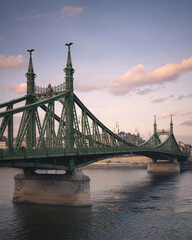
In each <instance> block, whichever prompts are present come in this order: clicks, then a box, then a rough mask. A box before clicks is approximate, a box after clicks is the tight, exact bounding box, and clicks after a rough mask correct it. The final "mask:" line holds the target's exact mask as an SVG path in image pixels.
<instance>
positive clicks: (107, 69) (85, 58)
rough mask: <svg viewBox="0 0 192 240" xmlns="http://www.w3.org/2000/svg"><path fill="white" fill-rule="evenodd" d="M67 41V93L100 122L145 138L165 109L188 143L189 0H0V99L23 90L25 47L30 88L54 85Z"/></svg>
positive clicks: (191, 103) (165, 120)
mask: <svg viewBox="0 0 192 240" xmlns="http://www.w3.org/2000/svg"><path fill="white" fill-rule="evenodd" d="M68 42H73V43H74V44H73V45H72V47H71V55H72V63H73V68H74V69H75V73H74V87H75V93H76V95H77V96H78V97H79V98H80V99H81V101H82V102H83V103H84V104H85V105H86V107H87V108H88V109H89V110H90V111H91V112H92V113H93V114H94V115H95V116H96V117H97V118H98V119H99V120H100V121H101V122H103V123H104V124H105V125H106V126H107V127H109V128H110V129H111V130H112V131H116V132H117V128H116V122H118V123H119V129H120V131H125V132H131V133H135V131H138V132H139V133H140V135H141V136H142V137H143V138H145V139H147V138H149V136H150V135H151V134H152V133H153V119H154V117H153V116H154V115H157V124H158V128H159V129H162V128H164V129H167V128H169V123H170V114H173V123H174V134H175V136H176V139H177V140H178V141H179V140H180V141H183V142H185V143H189V144H192V1H191V0H161V1H160V0H105V1H103V0H98V1H93V0H74V1H73V0H68V1H65V0H55V1H51V0H33V1H28V0H17V1H15V0H9V1H7V0H0V101H1V102H5V101H9V100H11V99H14V98H18V97H21V96H23V95H25V94H26V77H25V73H26V72H27V65H28V57H29V54H28V53H27V49H31V48H33V49H35V52H34V54H33V66H34V71H35V73H36V75H37V77H36V83H37V85H40V86H47V85H48V83H51V84H52V85H57V84H60V83H62V82H63V81H64V72H63V68H64V67H65V65H66V60H67V48H66V46H65V43H68Z"/></svg>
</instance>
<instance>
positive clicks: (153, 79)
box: [110, 57, 192, 95]
mask: <svg viewBox="0 0 192 240" xmlns="http://www.w3.org/2000/svg"><path fill="white" fill-rule="evenodd" d="M189 71H192V57H191V58H189V59H184V60H182V61H181V62H180V63H178V64H176V63H169V64H166V65H165V66H163V67H160V68H157V69H155V70H154V71H152V72H149V71H148V70H147V68H146V67H144V66H143V64H138V65H136V66H135V67H133V68H132V69H130V70H129V71H127V72H126V73H125V74H124V75H123V76H121V77H120V78H118V79H117V80H115V81H114V82H113V83H112V84H111V85H110V90H111V91H112V92H113V93H114V94H116V95H120V94H124V95H125V94H127V93H128V92H130V91H131V90H136V88H137V87H141V86H145V85H154V84H160V83H165V82H169V81H173V80H175V79H176V78H178V77H179V76H180V75H181V74H183V73H187V72H189Z"/></svg>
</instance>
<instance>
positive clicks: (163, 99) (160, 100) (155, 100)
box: [151, 95, 173, 103]
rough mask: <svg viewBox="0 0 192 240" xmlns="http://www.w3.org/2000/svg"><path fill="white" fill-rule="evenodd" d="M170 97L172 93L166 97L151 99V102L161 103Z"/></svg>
mask: <svg viewBox="0 0 192 240" xmlns="http://www.w3.org/2000/svg"><path fill="white" fill-rule="evenodd" d="M172 97H173V95H170V96H167V97H162V98H157V99H154V100H152V101H151V102H152V103H162V102H165V101H167V100H168V99H170V98H172Z"/></svg>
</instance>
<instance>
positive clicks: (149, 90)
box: [137, 88, 153, 95]
mask: <svg viewBox="0 0 192 240" xmlns="http://www.w3.org/2000/svg"><path fill="white" fill-rule="evenodd" d="M152 91H153V90H151V89H149V88H145V89H142V90H140V89H138V90H137V94H138V95H146V94H147V93H149V92H152Z"/></svg>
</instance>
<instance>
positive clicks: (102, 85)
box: [75, 74, 112, 92]
mask: <svg viewBox="0 0 192 240" xmlns="http://www.w3.org/2000/svg"><path fill="white" fill-rule="evenodd" d="M85 78H89V79H90V78H93V76H91V75H88V74H82V75H79V76H78V77H77V82H76V83H75V88H76V89H77V90H78V91H81V92H88V91H95V90H104V89H107V87H108V82H109V81H110V80H111V78H112V76H111V75H109V76H106V77H104V78H103V79H101V80H99V81H95V82H94V81H88V82H83V83H82V82H80V80H83V79H85Z"/></svg>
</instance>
